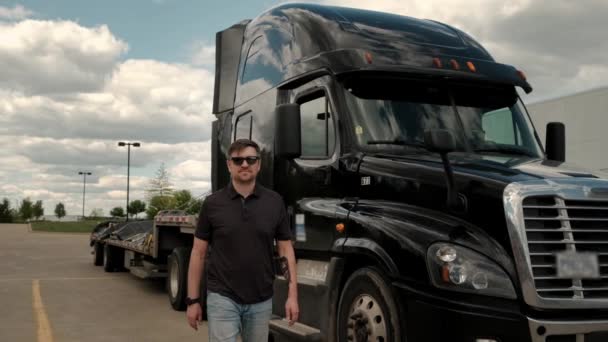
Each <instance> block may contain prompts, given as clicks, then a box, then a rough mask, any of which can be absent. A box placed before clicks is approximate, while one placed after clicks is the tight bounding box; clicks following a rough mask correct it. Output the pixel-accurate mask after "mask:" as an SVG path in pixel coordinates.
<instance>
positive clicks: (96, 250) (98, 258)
mask: <svg viewBox="0 0 608 342" xmlns="http://www.w3.org/2000/svg"><path fill="white" fill-rule="evenodd" d="M103 249H104V248H103V244H102V243H101V242H98V241H96V242H95V243H94V244H93V265H95V266H101V265H103V264H104V258H103V254H104V253H103Z"/></svg>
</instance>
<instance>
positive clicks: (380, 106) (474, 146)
mask: <svg viewBox="0 0 608 342" xmlns="http://www.w3.org/2000/svg"><path fill="white" fill-rule="evenodd" d="M344 86H345V89H346V91H345V93H346V102H347V104H348V111H349V113H350V116H351V118H352V123H353V125H354V127H352V129H353V131H354V136H355V137H356V141H357V143H358V144H359V146H360V148H361V149H362V150H367V151H370V152H381V153H390V154H403V153H415V152H425V153H428V152H427V149H426V147H425V143H424V133H425V131H427V130H429V129H447V130H449V131H450V132H451V133H452V135H453V136H454V138H455V140H456V146H457V151H459V152H467V153H479V154H508V155H521V156H529V157H532V158H541V156H542V155H543V152H542V149H541V147H540V145H539V143H538V140H537V139H536V137H535V135H534V129H533V127H532V124H531V123H530V121H529V120H528V116H527V115H526V114H525V108H524V107H523V104H522V103H521V101H520V100H519V97H518V96H517V93H516V92H515V89H514V88H513V87H495V86H494V87H489V86H484V87H481V86H471V85H467V84H454V85H449V86H446V85H443V84H442V85H434V84H432V83H425V82H420V81H409V82H406V81H403V80H381V81H380V80H378V81H375V80H361V79H357V80H350V81H346V82H344Z"/></svg>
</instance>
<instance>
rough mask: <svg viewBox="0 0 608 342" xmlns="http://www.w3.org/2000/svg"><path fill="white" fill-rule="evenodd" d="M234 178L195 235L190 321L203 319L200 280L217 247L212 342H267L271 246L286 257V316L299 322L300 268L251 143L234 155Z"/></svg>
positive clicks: (211, 201)
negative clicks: (260, 177) (263, 183)
mask: <svg viewBox="0 0 608 342" xmlns="http://www.w3.org/2000/svg"><path fill="white" fill-rule="evenodd" d="M227 165H228V170H229V172H230V177H231V181H230V183H229V184H228V186H226V187H225V188H223V189H221V190H219V191H217V192H215V193H213V194H212V195H210V196H208V197H207V198H206V199H205V201H204V203H203V205H202V207H201V212H200V216H199V220H198V226H197V229H196V232H195V234H194V236H195V238H194V246H193V247H192V255H191V257H190V266H189V269H188V298H187V299H186V303H187V304H188V310H187V313H186V316H187V318H188V323H189V324H190V326H191V327H192V328H194V329H195V330H198V329H197V321H201V320H202V310H203V308H202V307H201V305H200V303H199V301H200V296H204V295H205V294H204V293H200V279H201V275H202V273H203V267H204V264H205V256H206V254H207V248H208V247H209V246H211V253H210V257H209V263H208V265H209V270H208V277H207V281H208V282H207V294H208V295H207V321H208V326H209V341H210V342H236V338H237V335H239V334H240V335H241V337H242V340H243V342H266V341H268V323H269V320H270V317H271V314H272V295H273V281H274V274H275V273H274V267H273V262H274V261H273V248H274V241H275V240H276V242H277V247H278V253H279V255H280V256H283V257H285V258H286V259H287V264H288V272H289V279H290V281H289V293H288V298H287V301H286V303H285V313H286V316H287V317H286V318H287V320H288V321H289V324H293V323H294V322H295V321H297V320H298V315H299V306H298V299H297V297H298V294H297V280H296V263H295V256H294V251H293V246H292V244H291V231H290V229H289V226H288V223H287V222H288V220H287V213H286V210H285V206H284V204H283V201H282V199H281V196H280V195H279V194H277V193H276V192H274V191H272V190H269V189H267V188H264V187H263V186H261V185H260V184H257V183H256V176H257V174H258V172H259V171H260V165H261V160H260V148H259V146H258V145H257V144H256V143H255V142H253V141H251V140H248V139H240V140H237V141H235V142H234V143H232V145H231V146H230V148H229V150H228V161H227Z"/></svg>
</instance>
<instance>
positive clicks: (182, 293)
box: [167, 247, 190, 311]
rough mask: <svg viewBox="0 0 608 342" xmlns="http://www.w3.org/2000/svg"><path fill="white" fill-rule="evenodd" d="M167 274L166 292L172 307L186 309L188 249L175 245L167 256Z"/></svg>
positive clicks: (178, 309) (179, 309) (180, 309)
mask: <svg viewBox="0 0 608 342" xmlns="http://www.w3.org/2000/svg"><path fill="white" fill-rule="evenodd" d="M168 261H169V267H168V272H169V274H168V276H167V293H168V294H169V301H170V302H171V306H172V307H173V309H175V310H177V311H183V310H185V309H186V303H185V302H184V301H185V300H186V296H187V295H188V266H189V264H190V249H189V248H186V247H177V248H175V249H173V252H172V253H171V255H170V256H169V260H168Z"/></svg>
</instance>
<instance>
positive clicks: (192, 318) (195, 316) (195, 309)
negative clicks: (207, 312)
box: [186, 303, 203, 330]
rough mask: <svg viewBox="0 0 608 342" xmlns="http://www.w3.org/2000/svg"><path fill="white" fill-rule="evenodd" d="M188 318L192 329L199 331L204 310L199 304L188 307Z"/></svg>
mask: <svg viewBox="0 0 608 342" xmlns="http://www.w3.org/2000/svg"><path fill="white" fill-rule="evenodd" d="M186 317H187V318H188V324H190V326H191V327H192V329H194V330H198V322H201V321H202V320H203V308H202V307H201V305H200V304H199V303H195V304H192V305H188V309H187V310H186Z"/></svg>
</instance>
